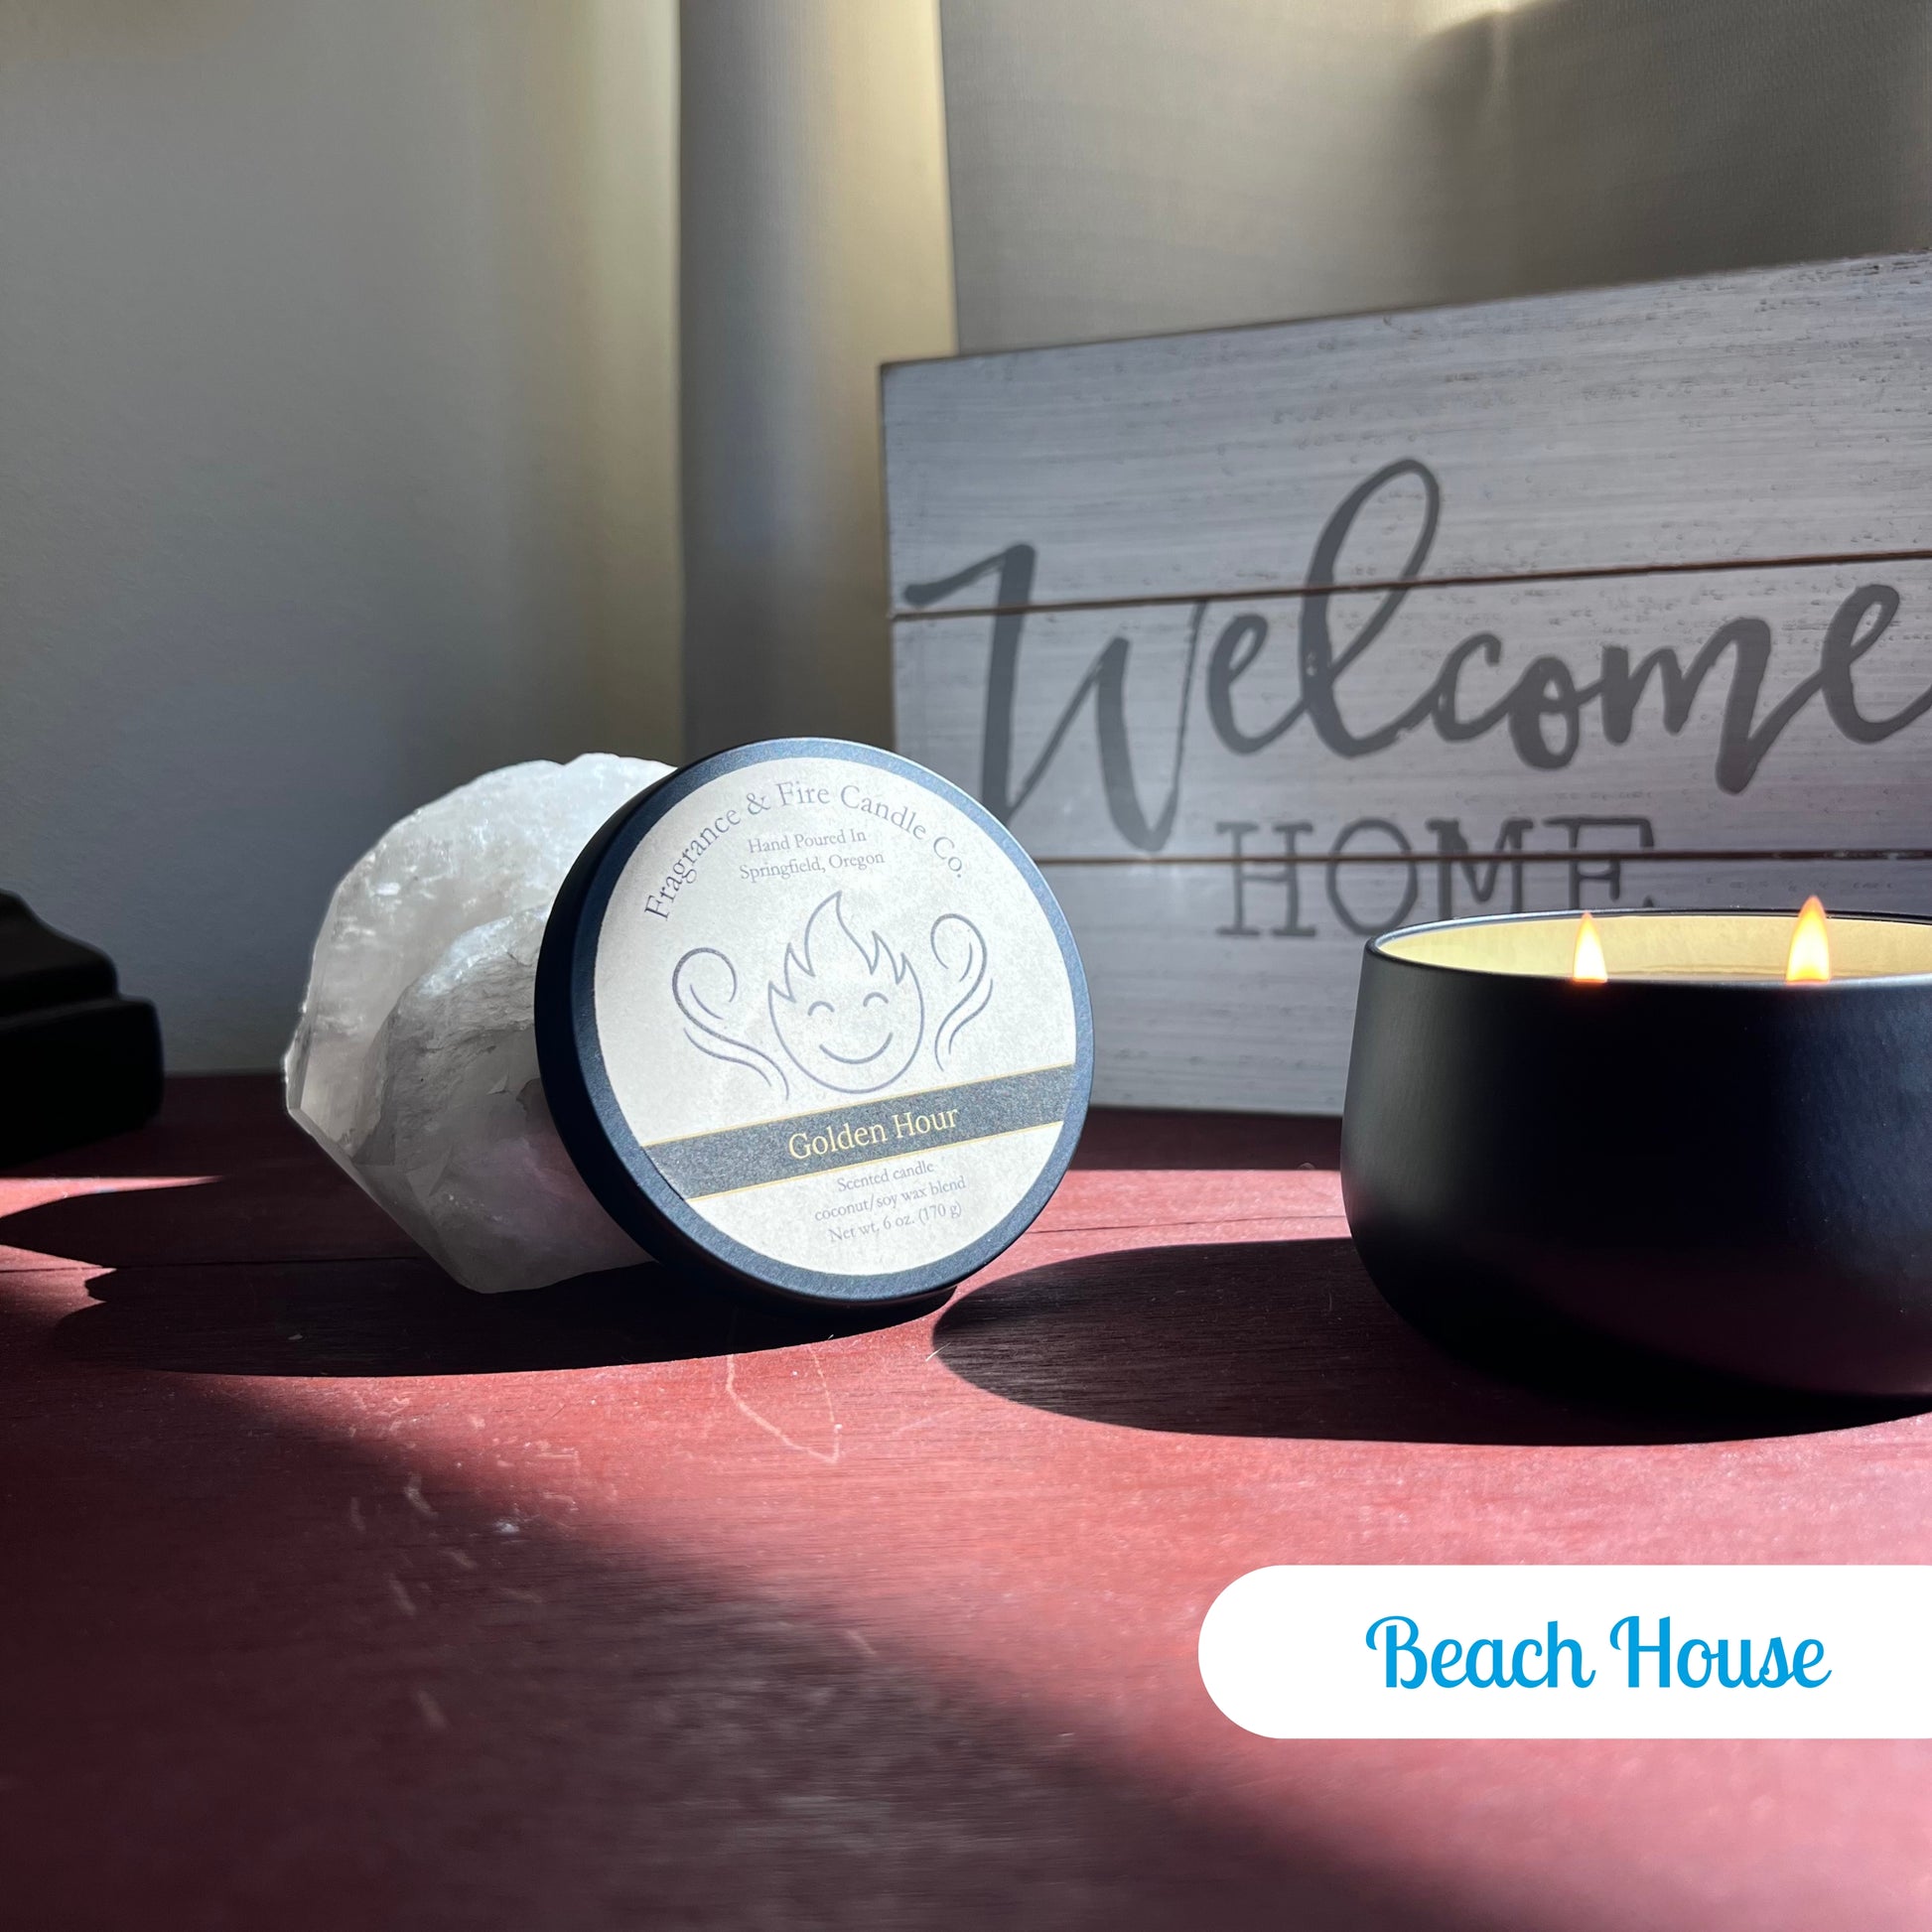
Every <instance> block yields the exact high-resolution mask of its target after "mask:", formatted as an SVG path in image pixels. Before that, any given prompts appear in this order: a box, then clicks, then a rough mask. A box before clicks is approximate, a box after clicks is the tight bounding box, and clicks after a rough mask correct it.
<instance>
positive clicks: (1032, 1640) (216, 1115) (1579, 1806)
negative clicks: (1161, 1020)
mask: <svg viewBox="0 0 1932 1932" xmlns="http://www.w3.org/2000/svg"><path fill="white" fill-rule="evenodd" d="M1333 1156H1334V1129H1333V1127H1332V1125H1329V1124H1323V1123H1309V1122H1291V1121H1276V1122H1254V1121H1233V1120H1226V1119H1212V1118H1188V1117H1179V1116H1168V1117H1163V1116H1155V1115H1138V1116H1137V1115H1125V1114H1121V1115H1111V1116H1109V1115H1101V1116H1096V1118H1095V1121H1094V1123H1093V1125H1092V1126H1091V1127H1090V1129H1089V1132H1088V1136H1087V1140H1086V1143H1085V1145H1084V1146H1083V1149H1082V1155H1081V1160H1080V1163H1079V1165H1078V1167H1077V1168H1076V1170H1075V1172H1074V1173H1072V1174H1070V1175H1069V1177H1068V1179H1067V1181H1066V1183H1065V1184H1064V1185H1063V1186H1062V1188H1061V1189H1060V1191H1059V1193H1058V1195H1057V1196H1056V1197H1055V1198H1054V1200H1053V1202H1052V1204H1051V1205H1050V1206H1049V1208H1048V1209H1047V1211H1046V1213H1045V1214H1044V1216H1043V1217H1042V1218H1041V1220H1040V1221H1039V1223H1038V1224H1037V1226H1036V1227H1035V1229H1034V1230H1033V1232H1032V1233H1030V1234H1029V1235H1028V1236H1027V1237H1026V1238H1025V1239H1024V1240H1023V1241H1022V1242H1021V1243H1020V1244H1019V1245H1018V1246H1017V1247H1016V1248H1014V1249H1013V1251H1012V1252H1011V1253H1010V1254H1008V1255H1007V1256H1006V1257H1005V1258H1004V1259H1003V1260H1002V1261H1001V1262H1000V1263H999V1264H998V1265H997V1266H996V1267H994V1268H992V1269H989V1270H988V1271H987V1272H986V1274H985V1275H983V1276H981V1277H979V1278H978V1279H977V1281H976V1282H975V1283H974V1284H973V1285H972V1287H971V1290H970V1292H969V1293H967V1294H965V1295H964V1296H962V1297H960V1298H958V1299H957V1300H955V1302H954V1303H953V1304H952V1306H951V1307H950V1308H949V1309H947V1310H946V1311H942V1312H941V1313H939V1314H938V1315H936V1316H935V1315H930V1314H928V1315H926V1316H924V1317H921V1318H919V1319H916V1320H912V1321H907V1322H904V1323H901V1324H898V1325H895V1326H886V1327H880V1328H877V1329H874V1330H872V1331H870V1332H857V1333H845V1334H841V1335H837V1336H834V1337H832V1338H829V1339H828V1338H825V1327H824V1324H823V1323H820V1324H818V1325H817V1326H813V1325H812V1324H811V1323H809V1322H791V1323H786V1322H781V1321H777V1320H774V1319H768V1318H762V1317H755V1316H748V1315H744V1314H740V1315H736V1316H734V1315H732V1314H730V1313H728V1312H726V1311H723V1310H722V1309H718V1308H714V1307H711V1306H709V1305H707V1304H704V1303H702V1302H694V1301H692V1300H691V1299H688V1298H686V1297H685V1296H683V1295H680V1294H678V1293H677V1292H675V1291H673V1290H671V1289H669V1288H667V1287H666V1286H665V1285H664V1284H663V1283H662V1282H661V1281H660V1280H658V1279H656V1278H654V1277H652V1276H650V1275H648V1274H644V1273H641V1272H640V1273H639V1274H638V1275H636V1276H632V1277H612V1278H605V1279H604V1280H602V1281H598V1282H592V1283H587V1284H578V1285H573V1286H572V1287H570V1288H567V1289H562V1290H553V1291H548V1292H546V1293H543V1294H540V1295H536V1296H527V1297H506V1298H499V1299H497V1300H494V1301H488V1300H483V1299H482V1298H477V1297H472V1296H469V1295H466V1294H465V1293H463V1292H462V1291H460V1290H458V1289H455V1288H453V1287H452V1286H451V1285H450V1284H449V1283H448V1282H447V1281H445V1280H444V1279H443V1278H442V1277H441V1276H440V1275H439V1274H438V1273H437V1271H436V1270H435V1269H434V1268H433V1267H432V1266H431V1265H430V1264H429V1263H428V1262H426V1261H424V1260H422V1259H421V1258H419V1257H418V1256H416V1255H415V1254H414V1253H413V1252H412V1250H411V1249H410V1248H409V1246H408V1244H407V1243H406V1242H405V1241H404V1240H403V1239H402V1237H401V1236H400V1235H398V1234H397V1233H396V1232H395V1230H394V1229H393V1228H392V1227H391V1226H390V1225H389V1224H388V1222H387V1221H386V1220H384V1219H383V1217H382V1216H381V1215H380V1214H379V1213H378V1212H377V1211H376V1210H375V1209H373V1208H372V1207H370V1206H368V1205H367V1204H366V1203H364V1202H363V1201H362V1200H361V1199H360V1197H359V1196H358V1195H357V1194H356V1193H355V1192H354V1191H353V1189H352V1188H350V1187H349V1186H348V1185H347V1184H346V1183H345V1181H344V1180H343V1179H342V1178H341V1177H340V1176H339V1175H337V1174H336V1173H335V1172H334V1171H333V1170H332V1169H331V1168H330V1167H329V1165H328V1164H327V1163H326V1162H325V1161H324V1160H323V1159H322V1157H321V1156H320V1155H319V1154H317V1153H316V1152H315V1151H314V1150H313V1149H312V1148H310V1147H309V1146H308V1145H307V1143H306V1142H304V1141H303V1140H302V1138H301V1137H300V1136H299V1135H298V1134H296V1132H295V1131H294V1130H293V1129H292V1128H290V1127H289V1126H288V1125H287V1124H286V1123H285V1122H284V1121H283V1120H282V1119H281V1117H280V1111H279V1104H278V1097H277V1093H276V1090H275V1088H274V1086H273V1085H272V1083H270V1082H269V1081H267V1080H263V1079H220V1080H191V1081H177V1082H175V1083H174V1084H173V1085H172V1086H171V1089H170V1093H169V1099H168V1105H167V1108H166V1111H165V1112H164V1114H163V1117H162V1119H161V1120H160V1121H159V1122H158V1123H157V1124H156V1125H154V1126H152V1127H150V1128H148V1129H146V1130H144V1131H143V1132H141V1133H139V1134H134V1135H129V1136H126V1137H124V1138H122V1139H120V1140H118V1141H113V1142H108V1143H105V1144H103V1145H102V1146H100V1147H98V1148H95V1149H90V1150H87V1151H86V1152H84V1153H82V1154H78V1155H71V1156H68V1157H64V1158H59V1159H55V1160H52V1161H48V1162H44V1163H41V1164H40V1165H39V1166H38V1167H36V1168H34V1169H32V1170H28V1171H25V1172H23V1173H20V1174H17V1175H16V1176H14V1177H11V1178H4V1179H0V1214H4V1215H5V1217H6V1218H5V1219H4V1221H0V1242H4V1243H5V1244H7V1245H4V1246H0V1485H3V1487H4V1496H3V1497H0V1524H3V1526H4V1539H3V1540H0V1564H4V1571H0V1576H4V1584H3V1585H0V1625H3V1628H0V1646H3V1647H0V1840H3V1841H4V1863H3V1864H0V1883H3V1884H4V1899H5V1903H4V1905H0V1911H4V1913H5V1917H6V1921H7V1923H9V1924H11V1925H19V1926H22V1927H31V1928H35V1932H39V1929H40V1928H55V1927H69V1926H71V1927H89V1928H91V1927H102V1926H113V1927H121V1926H129V1927H132V1926H141V1927H154V1926H160V1927H175V1926H195V1927H204V1926H206V1927H235V1928H257V1927H264V1926H276V1927H281V1928H307V1927H312V1926H313V1927H332V1928H333V1927H346V1926H355V1927H358V1928H369V1927H374V1928H388V1927H409V1928H434V1927H465V1928H468V1927H491V1928H494V1927H504V1928H516V1932H526V1929H528V1928H544V1929H545V1932H547V1929H548V1928H553V1927H554V1928H578V1927H584V1928H604V1927H618V1926H625V1927H629V1926H658V1925H669V1926H682V1925H691V1926H713V1925H715V1926H757V1927H764V1926H771V1927H784V1928H793V1927H812V1926H819V1925H827V1926H831V1925H837V1926H844V1927H874V1926H878V1927H893V1928H897V1927H926V1926H942V1927H979V1926H987V1925H998V1926H1002V1927H1016V1926H1017V1927H1031V1926H1052V1927H1059V1926H1081V1927H1084V1926H1089V1925H1091V1926H1102V1925H1104V1926H1107V1927H1110V1928H1111V1927H1140V1926H1156V1925H1162V1926H1165V1925H1173V1926H1186V1927H1213V1926H1242V1927H1245V1926H1249V1925H1255V1926H1264V1925H1265V1926H1271V1927H1274V1926H1295V1927H1306V1926H1346V1927H1351V1928H1352V1927H1370V1926H1398V1927H1404V1928H1412V1929H1413V1932H1450V1928H1464V1927H1477V1926H1481V1927H1496V1928H1558V1927H1561V1928H1564V1929H1565V1932H1591V1929H1592V1928H1598V1927H1619V1928H1621V1927H1641V1928H1645V1929H1646V1932H1650V1929H1651V1928H1673V1929H1674V1928H1680V1927H1681V1928H1685V1929H1686V1932H1690V1928H1697V1929H1698V1932H1728V1929H1729V1928H1738V1932H1742V1929H1743V1928H1750V1932H1766V1929H1767V1928H1794V1929H1795V1928H1804V1929H1805V1932H1819V1928H1835V1927H1841V1926H1842V1927H1858V1928H1861V1932H1875V1929H1876V1928H1889V1927H1905V1926H1911V1927H1915V1928H1923V1927H1925V1926H1927V1925H1928V1924H1932V1746H1927V1745H1921V1744H1876V1743H1856V1744H1855V1743H1734V1744H1713V1743H1643V1744H1627V1743H1577V1742H1572V1743H1534V1744H1531V1743H1455V1744H1440V1743H1439V1744H1423V1743H1278V1742H1267V1741H1264V1740H1262V1739H1260V1738H1257V1737H1252V1736H1250V1735H1248V1734H1247V1733H1245V1732H1243V1731H1241V1730H1239V1729H1237V1728H1236V1727H1235V1726H1233V1725H1230V1724H1229V1723H1228V1722H1227V1721H1226V1720H1224V1719H1223V1718H1222V1717H1221V1716H1220V1715H1219V1714H1218V1713H1217V1712H1216V1711H1215V1710H1214V1709H1213V1707H1212V1706H1211V1705H1210V1704H1209V1703H1208V1701H1207V1698H1206V1696H1205V1694H1204V1693H1203V1691H1202V1689H1201V1686H1200V1681H1199V1678H1198V1675H1197V1674H1196V1671H1195V1666H1194V1642H1195V1636H1196V1632H1197V1630H1198V1627H1199V1623H1200V1619H1201V1615H1202V1613H1203V1611H1204V1610H1205V1609H1206V1607H1207V1605H1208V1603H1209V1602H1210V1601H1211V1600H1212V1598H1213V1597H1214V1595H1215V1593H1216V1592H1217V1591H1218V1590H1219V1589H1220V1588H1221V1587H1223V1586H1224V1585H1225V1584H1227V1583H1228V1582H1230V1581H1231V1580H1232V1579H1233V1578H1235V1577H1236V1576H1238V1575H1240V1574H1241V1573H1242V1572H1244V1571H1247V1570H1250V1569H1253V1568H1256V1567H1258V1566H1260V1565H1263V1564H1269V1563H1282V1562H1378V1563H1393V1562H1409V1561H1417V1562H1421V1561H1429V1562H1464V1563H1468V1562H1475V1563H1486V1562H1519V1561H1546V1562H1547V1561H1598V1560H1601V1561H1623V1562H1643V1561H1653V1562H1654V1561H1667V1562H1700V1561H1702V1562H1711V1561H1723V1562H1734V1561H1760V1560H1761V1561H1776V1562H1859V1561H1888V1562H1926V1561H1932V1453H1929V1451H1932V1416H1928V1417H1925V1418H1918V1417H1903V1418H1895V1419H1891V1420H1884V1421H1878V1422H1871V1421H1868V1420H1865V1419H1863V1418H1859V1417H1854V1418H1848V1417H1846V1416H1845V1415H1844V1414H1842V1413H1830V1412H1825V1411H1821V1410H1819V1409H1817V1408H1815V1407H1804V1406H1799V1407H1791V1406H1787V1405H1783V1404H1779V1403H1775V1402H1762V1403H1753V1404H1748V1405H1745V1406H1744V1407H1742V1408H1737V1407H1735V1406H1733V1407H1731V1408H1729V1409H1727V1410H1723V1409H1721V1410H1713V1409H1712V1408H1711V1407H1710V1406H1709V1404H1708V1403H1707V1402H1703V1401H1700V1402H1675V1401H1674V1400H1673V1399H1666V1400H1664V1401H1663V1403H1662V1406H1660V1407H1655V1408H1651V1409H1648V1410H1634V1409H1630V1408H1627V1407H1623V1406H1619V1405H1618V1404H1616V1403H1614V1402H1611V1401H1608V1400H1603V1399H1590V1400H1586V1399H1583V1398H1579V1397H1574V1396H1569V1397H1567V1396H1559V1395H1555V1394H1547V1393H1546V1394H1540V1395H1539V1394H1533V1393H1529V1392H1527V1391H1524V1390H1521V1389H1518V1388H1516V1387H1513V1386H1512V1385H1510V1384H1508V1383H1506V1382H1503V1381H1499V1380H1493V1379H1491V1378H1490V1377H1488V1376H1487V1375H1485V1374H1483V1373H1481V1372H1479V1371H1477V1370H1474V1369H1471V1368H1467V1367H1463V1366H1460V1365H1457V1364H1453V1363H1451V1362H1449V1360H1448V1359H1447V1358H1444V1357H1442V1356H1439V1355H1438V1354H1436V1353H1435V1352H1434V1351H1433V1350H1432V1349H1431V1348H1429V1347H1428V1346H1427V1345H1426V1344H1425V1343H1423V1342H1422V1341H1420V1340H1419V1339H1417V1338H1416V1337H1414V1336H1412V1335H1411V1334H1410V1333H1409V1332H1408V1331H1407V1330H1406V1329H1405V1328H1403V1327H1402V1326H1401V1324H1400V1323H1399V1322H1397V1321H1396V1319H1395V1318H1394V1317H1393V1316H1392V1315H1391V1314H1389V1313H1388V1312H1387V1311H1385V1310H1384V1309H1383V1307H1382V1305H1381V1304H1380V1303H1379V1302H1378V1301H1377V1300H1376V1298H1375V1296H1374V1293H1373V1291H1372V1289H1370V1287H1369V1286H1368V1284H1367V1282H1366V1280H1365V1279H1364V1277H1363V1276H1362V1274H1361V1271H1360V1269H1359V1267H1358V1266H1357V1264H1356V1262H1355V1260H1354V1258H1353V1254H1352V1251H1351V1250H1350V1248H1349V1246H1348V1242H1347V1239H1346V1231H1345V1228H1344V1226H1343V1223H1342V1220H1341V1217H1340V1201H1339V1198H1338V1193H1337V1187H1336V1181H1335V1175H1334V1173H1333V1165H1334V1161H1333Z"/></svg>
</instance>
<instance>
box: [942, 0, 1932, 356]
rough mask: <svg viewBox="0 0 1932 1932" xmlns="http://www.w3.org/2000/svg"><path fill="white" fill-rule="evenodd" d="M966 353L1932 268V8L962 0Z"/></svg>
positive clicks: (949, 97)
mask: <svg viewBox="0 0 1932 1932" xmlns="http://www.w3.org/2000/svg"><path fill="white" fill-rule="evenodd" d="M940 19H941V23H942V26H943V29H944V51H945V69H946V135H947V147H948V154H949V165H950V170H951V178H952V222H953V245H954V272H955V276H956V280H957V285H958V304H959V342H960V346H961V347H962V348H963V349H968V350H979V349H994V348H1010V347H1017V346H1020V345H1026V344H1034V343H1048V342H1071V341H1079V340H1089V339H1097V338H1106V337H1110V336H1130V335H1140V334H1145V333H1149V332H1153V331H1158V330H1170V329H1196V328H1209V327H1214V326H1218V325H1225V324H1230V323H1242V322H1260V321H1268V320H1280V319H1284V318H1289V317H1295V316H1309V315H1322V314H1334V313H1339V312H1347V311H1352V310H1362V309H1376V308H1388V307H1397V306H1403V305H1410V304H1420V303H1431V302H1445V301H1468V300H1475V299H1480V298H1485V297H1494V296H1502V295H1513V294H1525V293H1531V292H1535V291H1540V290H1550V289H1560V288H1574V287H1579V286H1584V285H1587V284H1590V283H1602V282H1613V281H1625V280H1641V279H1645V278H1650V277H1661V276H1667V275H1683V274H1693V273H1704V272H1709V271H1712V270H1718V269H1725V268H1735V267H1746V266H1751V265H1755V264H1765V263H1772V262H1780V261H1797V260H1804V259H1809V258H1817V257H1822V256H1832V255H1851V254H1861V253H1876V252H1881V251H1884V250H1890V249H1900V248H1914V247H1925V246H1928V245H1932V8H1928V7H1927V6H1926V5H1925V4H1924V0H1529V3H1527V4H1520V5H1514V6H1512V5H1510V4H1509V0H1294V3H1293V4H1285V3H1284V0H1189V3H1188V4H1186V5H1176V4H1172V0H1051V4H1040V0H940Z"/></svg>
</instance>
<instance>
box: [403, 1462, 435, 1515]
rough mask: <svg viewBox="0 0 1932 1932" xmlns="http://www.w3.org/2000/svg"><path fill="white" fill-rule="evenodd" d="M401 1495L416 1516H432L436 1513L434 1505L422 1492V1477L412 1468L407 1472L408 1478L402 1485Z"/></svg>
mask: <svg viewBox="0 0 1932 1932" xmlns="http://www.w3.org/2000/svg"><path fill="white" fill-rule="evenodd" d="M402 1495H403V1500H404V1501H405V1502H406V1503H407V1504H408V1505H409V1507H410V1508H411V1509H413V1510H414V1511H415V1512H416V1514H417V1515H418V1516H434V1515H435V1514H436V1505H435V1504H434V1503H432V1502H431V1501H430V1499H429V1498H428V1497H427V1496H426V1495H424V1494H423V1479H422V1477H421V1476H419V1475H418V1474H417V1473H416V1472H415V1471H414V1470H413V1469H412V1470H411V1471H410V1472H409V1480H408V1481H407V1482H405V1483H404V1484H403V1486H402Z"/></svg>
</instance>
